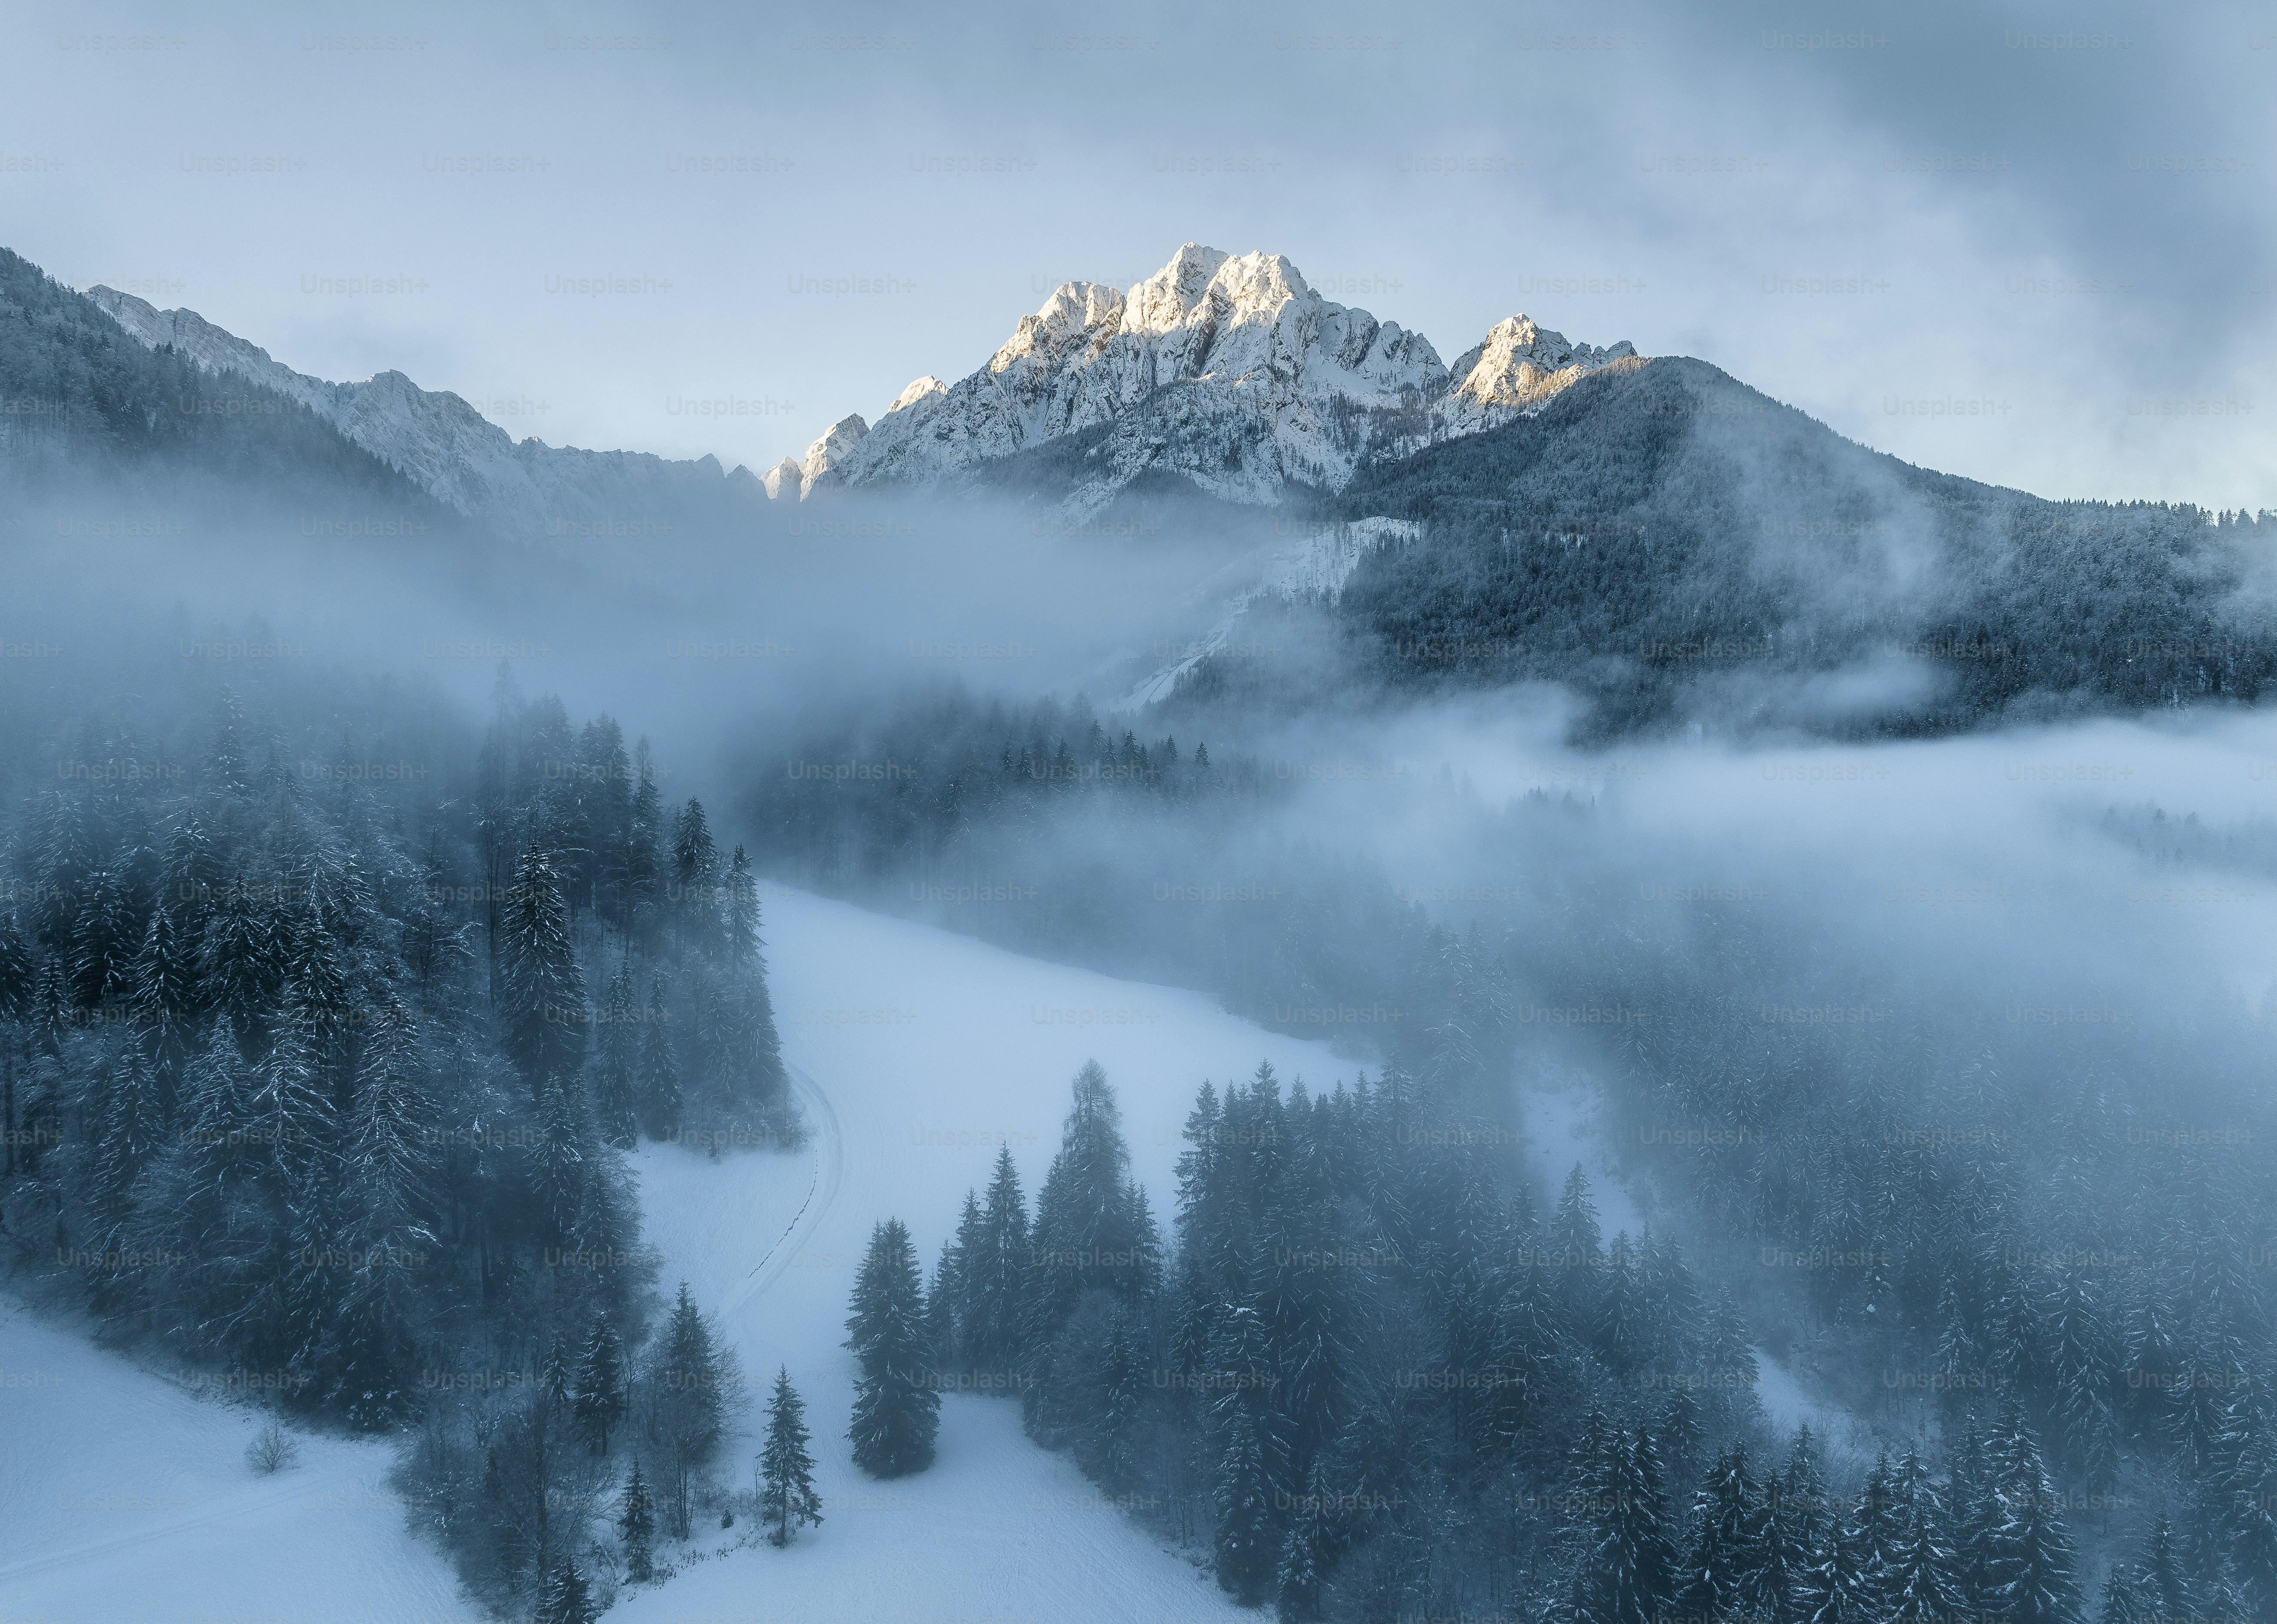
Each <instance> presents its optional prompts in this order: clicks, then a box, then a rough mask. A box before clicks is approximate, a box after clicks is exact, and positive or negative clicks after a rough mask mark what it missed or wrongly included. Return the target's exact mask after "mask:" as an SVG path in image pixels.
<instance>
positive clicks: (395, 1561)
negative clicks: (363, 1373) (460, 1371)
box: [0, 1301, 476, 1624]
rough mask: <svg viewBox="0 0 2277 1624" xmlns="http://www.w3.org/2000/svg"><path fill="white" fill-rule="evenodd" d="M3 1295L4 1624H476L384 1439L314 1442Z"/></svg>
mask: <svg viewBox="0 0 2277 1624" xmlns="http://www.w3.org/2000/svg"><path fill="white" fill-rule="evenodd" d="M257 1430H259V1422H258V1421H257V1420H256V1419H255V1415H254V1414H253V1413H252V1412H251V1411H250V1410H248V1409H247V1408H246V1407H242V1406H240V1405H235V1404H231V1403H227V1402H225V1401H223V1396H222V1395H221V1394H218V1393H216V1392H212V1391H203V1392H201V1391H198V1390H195V1389H193V1388H191V1387H188V1386H186V1385H185V1384H183V1383H182V1382H180V1381H179V1380H169V1379H168V1378H167V1377H166V1376H164V1375H163V1374H160V1373H156V1372H154V1371H153V1370H151V1369H147V1368H145V1367H142V1366H141V1365H138V1364H136V1363H134V1362H133V1361H129V1360H126V1359H122V1358H119V1357H118V1356H117V1355H116V1354H112V1353H103V1351H101V1350H100V1349H98V1348H96V1347H95V1346H94V1345H93V1344H92V1343H91V1342H89V1341H88V1339H87V1338H86V1337H85V1336H83V1335H80V1334H79V1333H78V1331H77V1330H74V1329H72V1328H70V1327H67V1326H61V1325H55V1324H48V1323H40V1322H37V1321H34V1319H33V1318H32V1317H31V1316H30V1315H28V1314H27V1313H26V1312H25V1311H24V1310H23V1309H21V1308H19V1307H18V1306H17V1305H16V1304H14V1303H11V1302H6V1301H0V1529H4V1530H5V1537H4V1540H0V1624H217V1621H218V1620H225V1619H227V1620H236V1621H237V1624H445V1620H451V1621H453V1624H461V1621H463V1624H476V1614H475V1613H473V1612H472V1611H471V1610H469V1609H468V1607H467V1606H466V1605H464V1604H463V1603H461V1601H460V1600H459V1598H458V1586H457V1584H456V1582H454V1581H453V1578H452V1576H451V1574H450V1571H449V1570H448V1569H447V1568H446V1567H445V1566H444V1564H443V1562H442V1561H441V1559H439V1558H438V1556H437V1555H436V1554H435V1553H434V1552H432V1551H430V1550H429V1549H427V1548H426V1547H424V1546H423V1545H421V1544H418V1543H417V1542H416V1541H415V1540H414V1539H413V1538H412V1537H411V1536H410V1535H409V1534H407V1532H405V1530H404V1527H403V1513H402V1509H401V1507H400V1505H399V1504H398V1503H397V1501H396V1500H395V1498H393V1495H392V1491H390V1490H389V1488H388V1486H387V1482H386V1477H387V1469H388V1467H389V1466H390V1465H391V1464H392V1460H393V1459H394V1457H393V1454H392V1451H390V1450H389V1449H388V1448H387V1447H386V1446H385V1445H377V1444H369V1443H354V1442H350V1441H347V1440H345V1439H336V1438H321V1437H307V1436H303V1437H301V1439H300V1445H301V1460H300V1464H299V1465H298V1466H296V1467H294V1468H291V1469H290V1470H287V1471H285V1472H282V1473H279V1474H278V1475H276V1476H273V1477H260V1476H256V1475H254V1473H253V1471H252V1469H251V1468H249V1467H247V1464H246V1461H245V1446H246V1445H247V1442H248V1441H250V1439H251V1438H252V1437H253V1435H254V1434H255V1432H256V1431H257Z"/></svg>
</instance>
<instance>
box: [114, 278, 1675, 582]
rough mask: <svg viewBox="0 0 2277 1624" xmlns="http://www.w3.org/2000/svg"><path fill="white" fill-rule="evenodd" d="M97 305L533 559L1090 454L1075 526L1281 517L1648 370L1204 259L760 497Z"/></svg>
mask: <svg viewBox="0 0 2277 1624" xmlns="http://www.w3.org/2000/svg"><path fill="white" fill-rule="evenodd" d="M87 296H88V299H89V300H90V301H93V303H94V304H95V307H96V308H97V309H101V310H102V311H103V313H104V314H106V315H107V316H110V318H111V319H112V320H114V321H115V322H117V323H118V325H119V326H120V328H122V329H123V330H124V331H125V332H126V333H128V334H129V335H130V336H132V337H133V338H134V339H138V340H140V341H141V343H142V344H144V345H146V346H148V347H150V348H153V349H157V348H160V347H166V346H171V347H173V349H174V350H175V351H176V352H177V353H178V354H179V355H183V356H186V357H187V358H188V359H189V360H191V361H193V362H195V363H196V364H197V365H198V366H199V367H200V368H202V369H203V370H206V371H207V372H209V373H212V374H217V375H218V374H234V375H236V376H239V377H245V378H247V379H249V380H251V381H252V382H255V383H258V384H261V385H265V386H267V387H268V388H270V389H273V390H275V391H277V392H278V393H279V394H282V395H284V396H286V397H287V398H289V399H291V400H297V401H299V402H300V403H301V404H302V405H304V406H306V407H308V409H309V410H310V411H312V412H314V413H315V414H316V416H318V417H320V418H322V419H323V420H324V421H325V422H327V423H331V424H332V425H333V426H334V427H335V428H337V429H338V430H339V431H340V433H341V434H342V435H343V436H345V437H346V438H347V439H348V440H350V441H351V442H353V443H354V444H355V445H357V446H362V448H364V449H365V450H367V451H369V452H370V453H371V454H373V455H375V456H377V457H378V458H380V459H381V460H382V461H385V462H387V463H389V464H391V465H392V466H393V467H395V468H397V469H400V470H401V471H402V472H403V473H404V474H405V475H406V476H407V477H409V478H410V479H411V480H412V481H413V482H414V483H415V484H418V485H419V486H420V487H421V488H422V489H423V490H424V491H426V492H427V493H428V494H429V495H430V496H432V497H433V498H435V499H437V500H438V501H439V502H442V503H443V504H445V505H446V507H450V508H452V509H453V510H455V511H456V512H458V513H460V514H461V515H466V516H468V518H471V519H475V520H477V521H479V522H482V523H484V525H485V526H486V527H488V528H490V529H491V530H495V531H498V532H499V533H502V534H506V535H510V536H518V537H530V536H536V535H539V534H545V535H562V534H571V535H580V534H590V533H592V531H593V528H594V527H596V526H601V527H605V526H606V525H608V524H609V523H610V522H612V520H613V519H617V518H620V517H621V515H625V514H628V513H635V512H642V511H647V510H649V509H651V508H653V507H655V506H656V505H657V504H658V503H659V502H660V501H662V502H674V501H678V502H687V501H690V500H693V501H697V502H702V503H705V504H720V503H726V504H728V505H731V506H743V507H749V506H750V505H751V504H754V503H757V502H760V501H768V500H782V499H806V498H809V497H811V496H814V495H816V494H818V493H819V492H822V491H825V490H828V489H833V488H858V487H864V486H870V487H875V486H880V485H888V484H907V483H918V482H943V481H946V482H951V483H963V482H970V481H971V480H973V479H974V478H975V477H977V476H978V475H979V473H980V472H981V471H982V470H983V469H986V467H987V466H988V465H990V464H999V463H1001V462H1003V461H1006V460H1008V459H1011V458H1014V457H1016V456H1017V455H1018V454H1021V453H1024V452H1032V451H1034V450H1036V449H1038V448H1039V447H1043V446H1047V445H1050V444H1052V443H1054V442H1070V441H1073V442H1079V443H1080V444H1081V445H1082V446H1083V458H1082V461H1081V464H1080V468H1079V471H1078V473H1077V475H1076V476H1075V477H1074V479H1073V481H1072V483H1071V484H1070V488H1069V489H1067V490H1066V491H1064V492H1058V493H1057V494H1059V495H1060V496H1061V497H1062V499H1063V500H1064V502H1065V503H1066V505H1067V506H1069V507H1070V508H1071V509H1072V510H1073V511H1075V512H1078V513H1080V512H1087V511H1090V510H1093V509H1095V508H1097V507H1100V506H1101V505H1102V504H1104V503H1105V502H1106V501H1108V499H1111V498H1112V497H1113V496H1114V495H1115V494H1116V492H1120V491H1121V490H1123V489H1124V488H1125V487H1127V486H1128V485H1130V484H1131V482H1132V481H1133V480H1135V479H1138V478H1140V477H1144V476H1156V477H1160V476H1161V475H1165V474H1174V475H1177V476H1179V477H1183V478H1184V479H1186V480H1188V481H1191V482H1192V484H1193V485H1194V486H1195V487H1196V488H1197V489H1198V490H1199V491H1201V492H1205V493H1207V494H1208V495H1210V496H1213V497H1216V498H1219V499H1224V500H1228V501H1233V502H1237V503H1245V504H1252V505H1255V504H1268V503H1272V502H1276V501H1278V500H1280V499H1282V498H1283V496H1284V495H1285V494H1286V493H1287V492H1289V491H1290V490H1291V488H1292V487H1303V488H1306V489H1310V490H1329V491H1333V490H1336V489H1340V488H1341V487H1342V486H1344V484H1347V483H1348V482H1349V481H1350V480H1351V479H1352V477H1353V476H1354V474H1355V473H1356V472H1357V471H1358V470H1359V469H1361V468H1362V467H1364V466H1367V465H1369V464H1370V463H1373V462H1377V461H1386V460H1397V459H1398V458H1400V457H1403V456H1405V455H1409V454H1413V452H1415V451H1417V450H1420V449H1421V448H1422V447H1424V446H1430V445H1435V444H1438V443H1440V442H1442V441H1444V440H1447V439H1450V438H1457V437H1459V436H1462V435H1466V434H1474V433H1477V432H1480V431H1483V430H1486V429H1489V428H1493V427H1496V426H1498V425H1500V424H1502V423H1507V422H1510V421H1512V419H1514V418H1516V417H1518V416H1523V415H1525V414H1527V413H1528V412H1531V411H1534V410H1537V409H1539V408H1540V407H1541V406H1542V403H1543V402H1545V401H1547V400H1550V398H1551V397H1553V396H1555V395H1556V394H1557V393H1558V392H1559V391H1561V390H1563V389H1565V388H1566V387H1568V386H1570V385H1572V384H1573V383H1574V382H1575V381H1577V380H1578V379H1580V377H1584V376H1585V375H1587V374H1588V373H1590V372H1593V371H1595V370H1597V369H1599V368H1601V367H1603V366H1605V365H1607V364H1609V363H1611V362H1618V361H1622V360H1624V359H1626V358H1629V357H1632V356H1633V355H1635V351H1634V349H1633V347H1631V346H1630V345H1628V344H1626V343H1620V344H1615V345H1613V346H1611V347H1609V348H1604V349H1598V348H1595V347H1592V346H1590V345H1588V344H1572V343H1568V342H1567V341H1566V339H1565V337H1564V336H1563V335H1562V334H1560V333H1557V332H1550V331H1548V330H1546V329H1543V328H1541V327H1538V326H1537V325H1535V324H1534V323H1533V322H1532V321H1530V320H1528V319H1527V317H1526V316H1511V317H1510V318H1509V319H1507V320H1505V321H1503V322H1501V323H1499V324H1496V326H1495V327H1494V328H1493V330H1492V331H1490V332H1489V333H1488V334H1487V335H1486V336H1485V337H1484V338H1483V339H1481V340H1480V341H1479V342H1478V343H1477V344H1474V345H1473V346H1472V347H1471V348H1470V349H1469V350H1467V351H1466V352H1465V353H1464V354H1463V355H1461V356H1460V357H1458V359H1457V360H1456V362H1455V363H1454V364H1453V366H1451V367H1450V366H1448V365H1446V364H1445V363H1444V362H1442V361H1441V359H1440V357H1439V355H1438V352H1437V351H1436V350H1435V349H1434V348H1433V347H1431V344H1430V342H1429V340H1428V339H1425V338H1424V337H1423V336H1422V335H1421V334H1420V333H1416V332H1409V331H1407V330H1405V329H1404V328H1402V327H1401V326H1400V325H1399V324H1397V322H1389V321H1386V322H1379V321H1378V320H1377V319H1376V318H1375V316H1373V315H1371V314H1370V313H1369V312H1367V311H1366V310H1362V309H1352V308H1349V307H1347V306H1344V305H1341V304H1336V303H1334V302H1333V301H1329V300H1326V299H1323V298H1321V296H1320V295H1319V294H1316V293H1314V291H1313V290H1312V288H1311V287H1309V286H1307V285H1306V281H1305V278H1304V277H1303V275H1302V274H1301V273H1300V272H1299V271H1298V270H1297V268H1296V267H1295V266H1294V265H1292V264H1291V263H1289V261H1288V260H1287V259H1285V258H1283V257H1282V256H1281V255H1268V254H1245V255H1228V254H1224V253H1222V252H1220V251H1219V250H1217V249H1215V248H1203V247H1201V246H1199V245H1198V244H1195V243H1191V242H1190V243H1187V244H1185V245H1184V247H1182V248H1180V249H1179V250H1178V251H1177V254H1176V255H1173V256H1172V258H1171V260H1170V262H1169V263H1168V264H1166V265H1165V266H1163V267H1162V269H1161V271H1157V272H1156V273H1155V274H1154V276H1152V277H1149V278H1146V280H1145V281H1143V282H1141V283H1139V284H1138V285H1137V286H1134V287H1132V288H1131V289H1129V290H1128V291H1127V292H1126V291H1124V290H1122V289H1118V288H1114V287H1108V286H1103V285H1101V284H1099V283H1095V282H1070V283H1067V284H1064V285H1062V286H1061V287H1060V288H1058V289H1057V290H1056V291H1055V293H1054V294H1052V295H1051V297H1050V298H1049V299H1048V300H1047V301H1045V303H1044V306H1043V308H1042V309H1039V310H1038V311H1036V312H1035V313H1034V314H1033V315H1031V316H1023V317H1021V318H1020V322H1019V324H1018V326H1017V328H1016V329H1015V330H1014V332H1013V333H1012V336H1011V337H1010V338H1009V339H1006V340H1005V342H1004V344H1003V345H1002V346H1001V347H1000V348H999V349H998V350H997V351H996V353H995V355H993V356H991V357H990V358H989V360H988V362H986V365H984V366H982V367H980V368H979V369H977V370H974V371H973V372H972V373H971V375H969V376H968V377H965V378H963V380H962V381H961V382H959V383H957V384H955V385H948V384H944V383H943V382H942V381H941V380H940V379H939V378H937V377H931V376H926V377H920V378H918V379H917V380H916V381H915V382H913V383H911V384H910V385H909V386H908V387H907V388H906V389H904V390H903V391H902V393H901V394H900V396H899V397H898V398H897V399H896V400H895V401H894V403H893V404H892V405H891V406H889V407H888V408H887V409H886V411H885V413H884V414H883V415H882V416H880V418H879V420H878V422H877V423H876V424H875V425H874V426H872V424H871V423H868V422H866V421H865V420H864V418H863V417H862V416H859V415H858V414H849V415H848V416H844V417H841V418H840V419H839V420H838V421H837V422H835V423H832V424H831V425H830V426H829V427H827V428H826V429H825V430H824V431H822V432H821V433H820V434H819V435H818V436H817V437H816V438H815V439H814V441H813V443H812V444H811V446H809V447H808V448H807V453H806V455H805V457H804V458H803V459H796V458H789V457H786V458H784V459H783V460H782V461H781V462H780V463H778V464H777V465H776V466H775V467H773V468H772V469H767V470H766V471H765V473H764V474H762V475H757V476H755V475H753V474H752V473H751V472H750V470H749V469H745V468H742V467H738V468H735V469H732V470H728V469H722V468H721V466H720V463H719V462H718V461H716V460H715V459H713V458H711V457H704V458H700V459H698V460H697V461H692V462H691V461H671V460H668V459H666V458H661V457H656V456H651V455H649V454H645V453H639V452H622V451H618V452H600V451H585V450H579V449H575V448H572V447H556V446H548V445H546V444H545V442H544V441H542V440H539V439H537V438H526V439H522V440H519V441H517V440H515V439H514V438H513V437H512V436H511V435H510V434H509V433H507V431H506V430H504V429H502V428H500V427H499V426H498V425H497V424H495V423H491V421H490V420H489V419H487V418H485V417H484V416H482V414H481V413H479V412H478V411H476V409H475V408H474V407H473V406H471V405H469V404H468V402H467V401H466V400H463V399H461V397H460V396H458V395H456V394H453V393H449V392H448V391H440V392H437V391H429V390H425V389H422V388H421V387H419V385H416V384H415V383H414V382H412V380H411V379H410V378H408V377H405V376H404V375H403V374H402V373H400V372H396V371H386V372H381V373H378V374H377V375H376V376H374V377H369V378H367V379H365V380H364V381H362V382H361V383H333V382H330V381H327V380H325V379H323V378H318V377H310V376H308V374H306V373H303V372H298V371H295V370H293V369H292V368H290V367H288V366H286V365H285V364H284V363H283V362H279V361H277V360H275V359H274V358H273V357H271V356H270V354H269V352H268V351H266V350H264V349H263V348H261V347H259V346H257V345H255V344H253V343H251V342H250V341H248V340H247V339H242V338H240V337H238V336H237V335H236V334H234V333H231V332H226V331H225V330H223V329H222V328H220V327H217V326H215V325H214V324H212V323H210V322H209V321H207V320H206V319H205V318H204V317H203V316H200V315H199V314H198V313H197V312H196V311H194V310H186V309H173V310H161V309H157V308H156V307H155V306H153V305H152V304H150V303H149V302H148V301H147V300H143V299H141V298H138V297H136V296H134V295H133V294H125V293H120V292H118V290H116V289H114V288H110V287H105V286H95V287H92V288H90V289H88V294H87Z"/></svg>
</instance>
